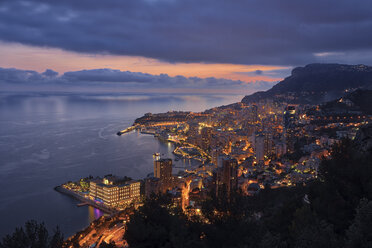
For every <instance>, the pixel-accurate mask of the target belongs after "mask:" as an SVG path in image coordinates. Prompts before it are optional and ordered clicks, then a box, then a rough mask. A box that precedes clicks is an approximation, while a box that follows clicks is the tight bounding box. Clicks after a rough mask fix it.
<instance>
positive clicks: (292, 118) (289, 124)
mask: <svg viewBox="0 0 372 248" xmlns="http://www.w3.org/2000/svg"><path fill="white" fill-rule="evenodd" d="M283 119H284V131H285V140H286V146H287V151H288V152H293V151H294V143H295V133H294V129H295V124H296V107H295V106H293V105H288V106H287V107H286V109H285V111H284V116H283Z"/></svg>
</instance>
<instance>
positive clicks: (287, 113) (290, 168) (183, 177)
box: [58, 91, 372, 246]
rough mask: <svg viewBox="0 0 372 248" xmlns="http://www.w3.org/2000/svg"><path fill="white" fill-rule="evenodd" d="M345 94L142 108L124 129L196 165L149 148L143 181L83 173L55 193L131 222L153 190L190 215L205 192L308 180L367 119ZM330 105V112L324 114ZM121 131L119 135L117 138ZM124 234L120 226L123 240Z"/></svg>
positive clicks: (248, 190) (250, 190) (248, 191)
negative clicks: (326, 98)
mask: <svg viewBox="0 0 372 248" xmlns="http://www.w3.org/2000/svg"><path fill="white" fill-rule="evenodd" d="M361 93H363V94H364V93H365V94H366V96H364V97H365V98H366V97H367V98H369V97H370V96H371V91H365V92H364V91H356V92H354V93H353V94H354V95H355V94H361ZM350 98H352V95H346V96H345V97H341V98H339V99H336V100H335V101H333V102H330V103H326V104H321V105H309V104H307V105H301V104H296V105H293V104H289V103H287V102H274V101H272V100H263V101H260V102H256V103H252V104H246V103H242V102H239V103H234V104H231V105H227V106H221V107H216V108H212V109H209V110H206V111H204V112H200V113H193V112H178V111H174V112H167V113H161V114H151V113H147V114H145V115H144V116H143V117H141V118H138V119H136V120H135V122H134V124H133V126H131V127H130V128H128V129H129V132H131V131H133V132H140V133H143V134H149V135H153V136H154V137H156V138H157V139H159V140H160V141H162V142H171V143H173V144H174V146H175V148H174V153H175V155H176V156H177V157H178V158H177V159H194V160H197V161H199V165H196V166H190V167H188V168H183V169H179V168H174V165H173V164H172V159H169V158H164V157H162V156H161V154H159V153H154V154H153V160H154V164H153V168H154V169H153V173H150V176H148V177H146V178H143V179H141V180H132V179H131V178H127V177H125V175H120V176H121V177H120V176H113V175H106V176H104V177H103V178H83V179H81V180H80V181H79V182H75V183H73V182H69V183H66V184H63V185H62V186H61V187H59V188H58V191H60V192H61V193H65V194H69V195H71V196H73V197H75V198H76V199H78V200H80V201H81V202H82V203H83V204H89V205H92V206H94V207H97V208H99V209H101V210H103V211H104V212H106V213H109V214H111V216H118V217H114V221H117V218H120V216H123V217H122V222H113V220H112V219H109V220H107V221H106V222H107V223H121V225H124V224H123V223H125V222H126V221H127V220H129V214H128V213H129V212H131V211H133V210H134V209H137V208H138V207H139V206H142V204H143V202H144V201H145V199H148V198H151V196H152V195H154V194H155V195H158V194H168V195H169V196H170V197H171V199H172V202H173V204H174V205H175V206H177V207H179V208H181V209H182V211H183V212H184V214H186V215H188V216H190V218H191V216H199V217H202V216H201V214H202V213H201V208H202V204H203V202H204V201H205V200H207V199H208V197H209V196H210V194H215V195H216V197H218V195H219V194H223V195H226V196H227V198H229V195H230V194H234V193H236V192H240V194H242V195H246V196H253V195H255V194H258V193H259V192H260V190H263V189H267V188H269V189H275V188H280V187H295V186H298V185H306V184H307V182H309V181H312V180H314V179H317V177H318V170H319V166H320V164H321V161H322V160H324V159H327V158H329V157H330V153H331V149H332V147H333V146H334V145H335V144H338V143H340V142H342V140H344V139H351V140H353V139H355V137H356V135H357V132H358V130H359V129H360V128H361V127H365V126H368V124H369V123H371V121H372V115H370V114H369V113H366V112H364V111H363V110H362V109H360V108H359V107H358V106H356V105H355V103H353V102H352V101H351V100H350ZM329 105H332V111H331V112H329V111H327V110H328V108H329ZM125 133H127V131H122V132H121V133H120V135H124V136H123V137H122V138H125ZM107 225H108V224H107ZM120 227H122V226H120ZM123 227H124V226H123ZM88 229H91V227H89V228H88ZM106 229H107V228H106ZM93 230H95V229H93ZM116 232H118V230H117V229H112V230H111V231H109V232H107V234H106V235H103V234H102V235H103V236H102V235H101V236H96V237H97V238H96V239H87V238H86V235H83V236H82V237H81V238H82V239H78V240H79V241H78V242H79V244H80V245H81V246H84V245H85V246H87V245H88V246H90V245H92V244H95V243H96V242H98V243H99V242H100V239H102V238H105V237H110V236H111V238H105V240H106V241H107V243H109V242H111V241H114V237H115V235H113V233H116ZM123 233H124V230H123V231H122V232H121V238H123V237H124V236H123ZM101 237H102V238H101ZM72 239H76V236H75V237H74V238H72ZM116 241H118V240H116ZM119 241H120V242H125V240H122V239H119Z"/></svg>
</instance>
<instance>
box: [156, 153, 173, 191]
mask: <svg viewBox="0 0 372 248" xmlns="http://www.w3.org/2000/svg"><path fill="white" fill-rule="evenodd" d="M154 177H155V178H159V182H160V190H161V191H162V192H165V191H167V189H169V188H171V185H172V159H169V158H167V159H162V158H157V159H155V160H154Z"/></svg>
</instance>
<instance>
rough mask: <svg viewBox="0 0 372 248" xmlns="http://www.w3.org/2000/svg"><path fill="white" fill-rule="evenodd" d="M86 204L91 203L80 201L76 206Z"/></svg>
mask: <svg viewBox="0 0 372 248" xmlns="http://www.w3.org/2000/svg"><path fill="white" fill-rule="evenodd" d="M86 205H89V203H88V202H80V203H78V204H76V206H78V207H83V206H86Z"/></svg>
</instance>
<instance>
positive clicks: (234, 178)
mask: <svg viewBox="0 0 372 248" xmlns="http://www.w3.org/2000/svg"><path fill="white" fill-rule="evenodd" d="M213 176H214V181H215V189H216V195H217V196H218V195H219V194H220V193H222V192H223V190H226V193H227V195H228V196H230V194H231V192H232V191H234V190H236V189H237V188H238V161H237V160H236V159H231V158H228V157H225V158H223V159H222V167H219V168H217V169H216V170H215V171H214V173H213Z"/></svg>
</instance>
